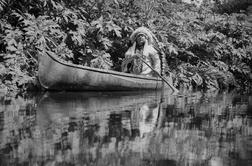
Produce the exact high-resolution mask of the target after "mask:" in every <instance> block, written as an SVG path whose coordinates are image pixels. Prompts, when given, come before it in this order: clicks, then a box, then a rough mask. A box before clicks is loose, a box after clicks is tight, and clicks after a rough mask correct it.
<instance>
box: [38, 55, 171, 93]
mask: <svg viewBox="0 0 252 166" xmlns="http://www.w3.org/2000/svg"><path fill="white" fill-rule="evenodd" d="M38 78H39V82H40V84H41V85H42V87H44V88H45V89H48V90H77V91H87V90H92V91H101V90H102V91H111V90H113V91H114V90H117V91H119V90H120V91H132V90H158V89H162V88H163V85H164V88H165V89H169V88H170V87H169V86H167V85H166V84H164V83H163V81H162V80H161V79H160V78H158V77H148V76H142V75H135V74H129V73H122V72H117V71H112V70H104V69H97V68H91V67H87V66H82V65H75V64H70V63H67V62H64V61H62V60H60V59H58V58H55V57H54V56H52V55H50V54H49V53H47V54H45V55H43V56H41V57H40V59H39V70H38Z"/></svg>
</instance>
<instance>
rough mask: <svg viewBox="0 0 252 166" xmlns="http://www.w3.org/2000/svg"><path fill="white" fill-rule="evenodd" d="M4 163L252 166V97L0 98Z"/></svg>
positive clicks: (70, 94) (20, 165)
mask: <svg viewBox="0 0 252 166" xmlns="http://www.w3.org/2000/svg"><path fill="white" fill-rule="evenodd" d="M0 101H1V103H0V104H1V105H0V165H1V166H9V165H11V166H12V165H13V166H14V165H15V166H16V165H18V166H59V165H64V166H73V165H76V166H89V165H90V166H107V165H111V166H140V165H141V166H149V165H159V166H166V165H169V166H173V165H176V166H177V165H179V166H180V165H181V166H199V165H204V166H235V165H242V166H251V165H252V95H249V94H239V93H236V92H230V93H226V92H223V93H217V92H211V93H210V92H209V93H202V92H194V93H187V95H172V94H168V93H165V94H161V92H138V93H132V92H131V93H126V92H125V93H119V92H106V93H98V92H93V93H91V92H90V93H87V92H86V93H74V92H47V93H44V94H37V95H29V96H26V97H25V98H23V97H20V96H15V97H11V96H6V95H5V96H4V95H2V96H1V99H0Z"/></svg>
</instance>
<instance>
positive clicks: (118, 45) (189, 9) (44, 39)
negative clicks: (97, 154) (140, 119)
mask: <svg viewBox="0 0 252 166" xmlns="http://www.w3.org/2000/svg"><path fill="white" fill-rule="evenodd" d="M7 2H8V3H7ZM212 7H213V5H212V6H211V5H210V6H207V5H203V6H202V7H200V8H196V7H194V6H192V5H185V4H181V3H175V1H161V0H155V1H153V0H147V1H143V0H139V1H134V0H133V1H132V0H127V1H121V0H116V1H114V0H101V1H97V0H87V1H83V0H76V1H67V0H63V1H59V0H35V1H29V0H22V1H20V2H16V1H6V0H0V13H1V17H0V23H1V24H0V61H1V62H3V64H2V67H1V71H5V70H7V72H8V74H5V73H3V72H1V73H0V75H1V80H2V83H3V84H5V85H8V87H9V88H10V89H13V88H15V86H16V84H20V86H21V85H25V84H27V83H28V82H30V80H34V78H35V75H36V70H37V59H38V58H39V56H41V55H43V54H44V53H45V52H47V51H50V52H52V53H54V54H55V55H58V56H60V57H61V58H62V59H64V60H66V61H71V62H73V63H75V64H81V65H89V66H92V67H98V68H105V69H116V70H119V68H120V67H119V66H120V63H121V60H122V58H123V57H124V53H125V51H126V50H127V48H128V37H129V35H130V34H131V33H132V31H133V30H134V29H135V28H136V27H139V26H147V27H148V28H150V29H151V30H152V31H153V32H154V33H155V34H156V35H157V37H158V38H159V39H160V41H162V42H163V45H162V47H163V50H164V52H165V54H166V59H167V61H168V65H169V66H170V71H172V72H174V74H175V76H176V79H175V83H176V86H180V87H182V86H184V87H187V88H193V87H195V86H197V87H201V88H207V89H209V88H210V89H212V88H214V89H216V88H228V87H232V86H237V85H248V84H249V83H250V82H251V68H252V66H251V64H252V59H251V55H252V53H251V52H252V50H251V43H252V42H251V28H249V27H247V26H245V24H246V20H245V17H246V16H245V15H244V14H230V15H227V14H218V13H216V12H213V10H212ZM2 69H3V70H2ZM234 80H236V81H234ZM236 82H237V83H236ZM11 85H15V86H12V87H10V86H11Z"/></svg>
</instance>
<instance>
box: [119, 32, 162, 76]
mask: <svg viewBox="0 0 252 166" xmlns="http://www.w3.org/2000/svg"><path fill="white" fill-rule="evenodd" d="M130 41H131V43H132V46H131V47H130V48H129V49H128V51H127V52H126V53H125V59H124V61H123V63H122V71H123V72H126V73H133V74H140V75H145V76H152V77H157V75H158V74H161V60H160V57H161V56H160V55H161V54H160V51H158V50H157V49H156V48H158V47H155V46H156V45H158V44H157V39H156V37H155V36H154V34H153V33H152V32H151V31H150V30H149V29H147V28H145V27H140V28H137V29H136V30H135V31H134V32H133V33H132V35H131V36H130ZM154 70H155V71H154Z"/></svg>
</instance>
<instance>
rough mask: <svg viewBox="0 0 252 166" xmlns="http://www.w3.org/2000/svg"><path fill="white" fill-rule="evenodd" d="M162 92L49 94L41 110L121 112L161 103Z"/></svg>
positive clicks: (44, 98) (42, 101) (40, 104)
mask: <svg viewBox="0 0 252 166" xmlns="http://www.w3.org/2000/svg"><path fill="white" fill-rule="evenodd" d="M160 99H161V92H148V91H147V92H135V93H132V92H131V93H130V92H123V93H122V92H85V93H81V92H47V93H46V94H45V95H44V96H43V98H42V99H41V101H40V102H39V109H40V110H43V111H44V110H48V111H51V112H61V113H62V112H72V113H73V112H76V111H77V112H79V113H80V112H81V113H92V112H97V111H119V110H129V109H131V108H135V107H136V106H137V105H141V104H144V103H152V102H160Z"/></svg>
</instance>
